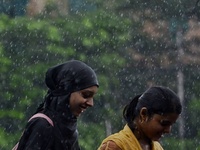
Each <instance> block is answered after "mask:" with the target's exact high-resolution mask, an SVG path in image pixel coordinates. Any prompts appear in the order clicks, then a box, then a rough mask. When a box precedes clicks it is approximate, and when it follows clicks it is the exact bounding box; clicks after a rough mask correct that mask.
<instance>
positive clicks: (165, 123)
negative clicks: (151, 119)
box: [160, 121, 171, 126]
mask: <svg viewBox="0 0 200 150" xmlns="http://www.w3.org/2000/svg"><path fill="white" fill-rule="evenodd" d="M160 124H161V125H162V126H170V125H171V123H170V122H169V121H160Z"/></svg>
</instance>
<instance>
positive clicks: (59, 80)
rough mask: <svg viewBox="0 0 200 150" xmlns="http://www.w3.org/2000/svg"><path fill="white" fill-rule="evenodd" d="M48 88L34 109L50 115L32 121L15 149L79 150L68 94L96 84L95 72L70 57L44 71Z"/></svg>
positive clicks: (75, 119) (74, 119)
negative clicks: (49, 120) (48, 120)
mask: <svg viewBox="0 0 200 150" xmlns="http://www.w3.org/2000/svg"><path fill="white" fill-rule="evenodd" d="M45 82H46V85H47V86H48V88H49V90H48V93H47V95H46V97H45V100H44V102H43V103H42V104H41V105H40V107H39V108H38V109H37V111H36V113H37V112H42V113H44V114H46V115H47V116H49V117H50V118H51V119H52V121H53V123H54V127H52V126H51V125H50V124H49V123H48V122H47V120H45V119H43V118H35V119H33V120H31V121H30V122H29V123H28V124H27V126H26V128H25V131H24V134H23V136H22V137H21V139H20V141H19V146H18V150H80V147H79V144H78V132H77V118H76V117H75V116H73V114H72V113H71V111H70V106H69V98H70V94H71V93H72V92H75V91H79V90H82V89H85V88H88V87H91V86H99V85H98V81H97V77H96V74H95V72H94V71H93V70H92V69H91V68H90V67H89V66H87V65H86V64H84V63H83V62H80V61H76V60H72V61H68V62H66V63H64V64H61V65H57V66H54V67H52V68H50V69H49V70H48V71H47V73H46V78H45Z"/></svg>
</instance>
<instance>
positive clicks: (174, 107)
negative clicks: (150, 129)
mask: <svg viewBox="0 0 200 150" xmlns="http://www.w3.org/2000/svg"><path fill="white" fill-rule="evenodd" d="M143 107H146V108H147V111H148V115H149V116H152V115H153V114H160V115H164V114H167V113H176V114H180V113H181V109H182V106H181V102H180V99H179V97H178V96H177V94H176V93H174V92H173V91H172V90H171V89H169V88H167V87H162V86H153V87H150V88H149V89H147V90H146V91H145V92H144V93H143V94H140V95H137V96H135V97H134V98H133V99H132V101H131V102H130V103H129V104H128V105H126V106H125V108H124V111H123V116H124V119H125V120H126V121H127V123H128V124H132V122H133V120H134V119H135V118H136V117H137V116H138V115H139V113H140V110H141V108H143Z"/></svg>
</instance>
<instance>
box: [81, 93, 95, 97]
mask: <svg viewBox="0 0 200 150" xmlns="http://www.w3.org/2000/svg"><path fill="white" fill-rule="evenodd" d="M81 95H82V97H83V98H90V97H92V96H93V94H92V93H82V94H81Z"/></svg>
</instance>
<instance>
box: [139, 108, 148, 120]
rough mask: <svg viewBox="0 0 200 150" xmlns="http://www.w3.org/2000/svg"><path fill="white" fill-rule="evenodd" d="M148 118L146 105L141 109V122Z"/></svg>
mask: <svg viewBox="0 0 200 150" xmlns="http://www.w3.org/2000/svg"><path fill="white" fill-rule="evenodd" d="M147 120H148V110H147V108H146V107H142V108H141V110H140V121H141V123H143V122H145V121H147Z"/></svg>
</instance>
